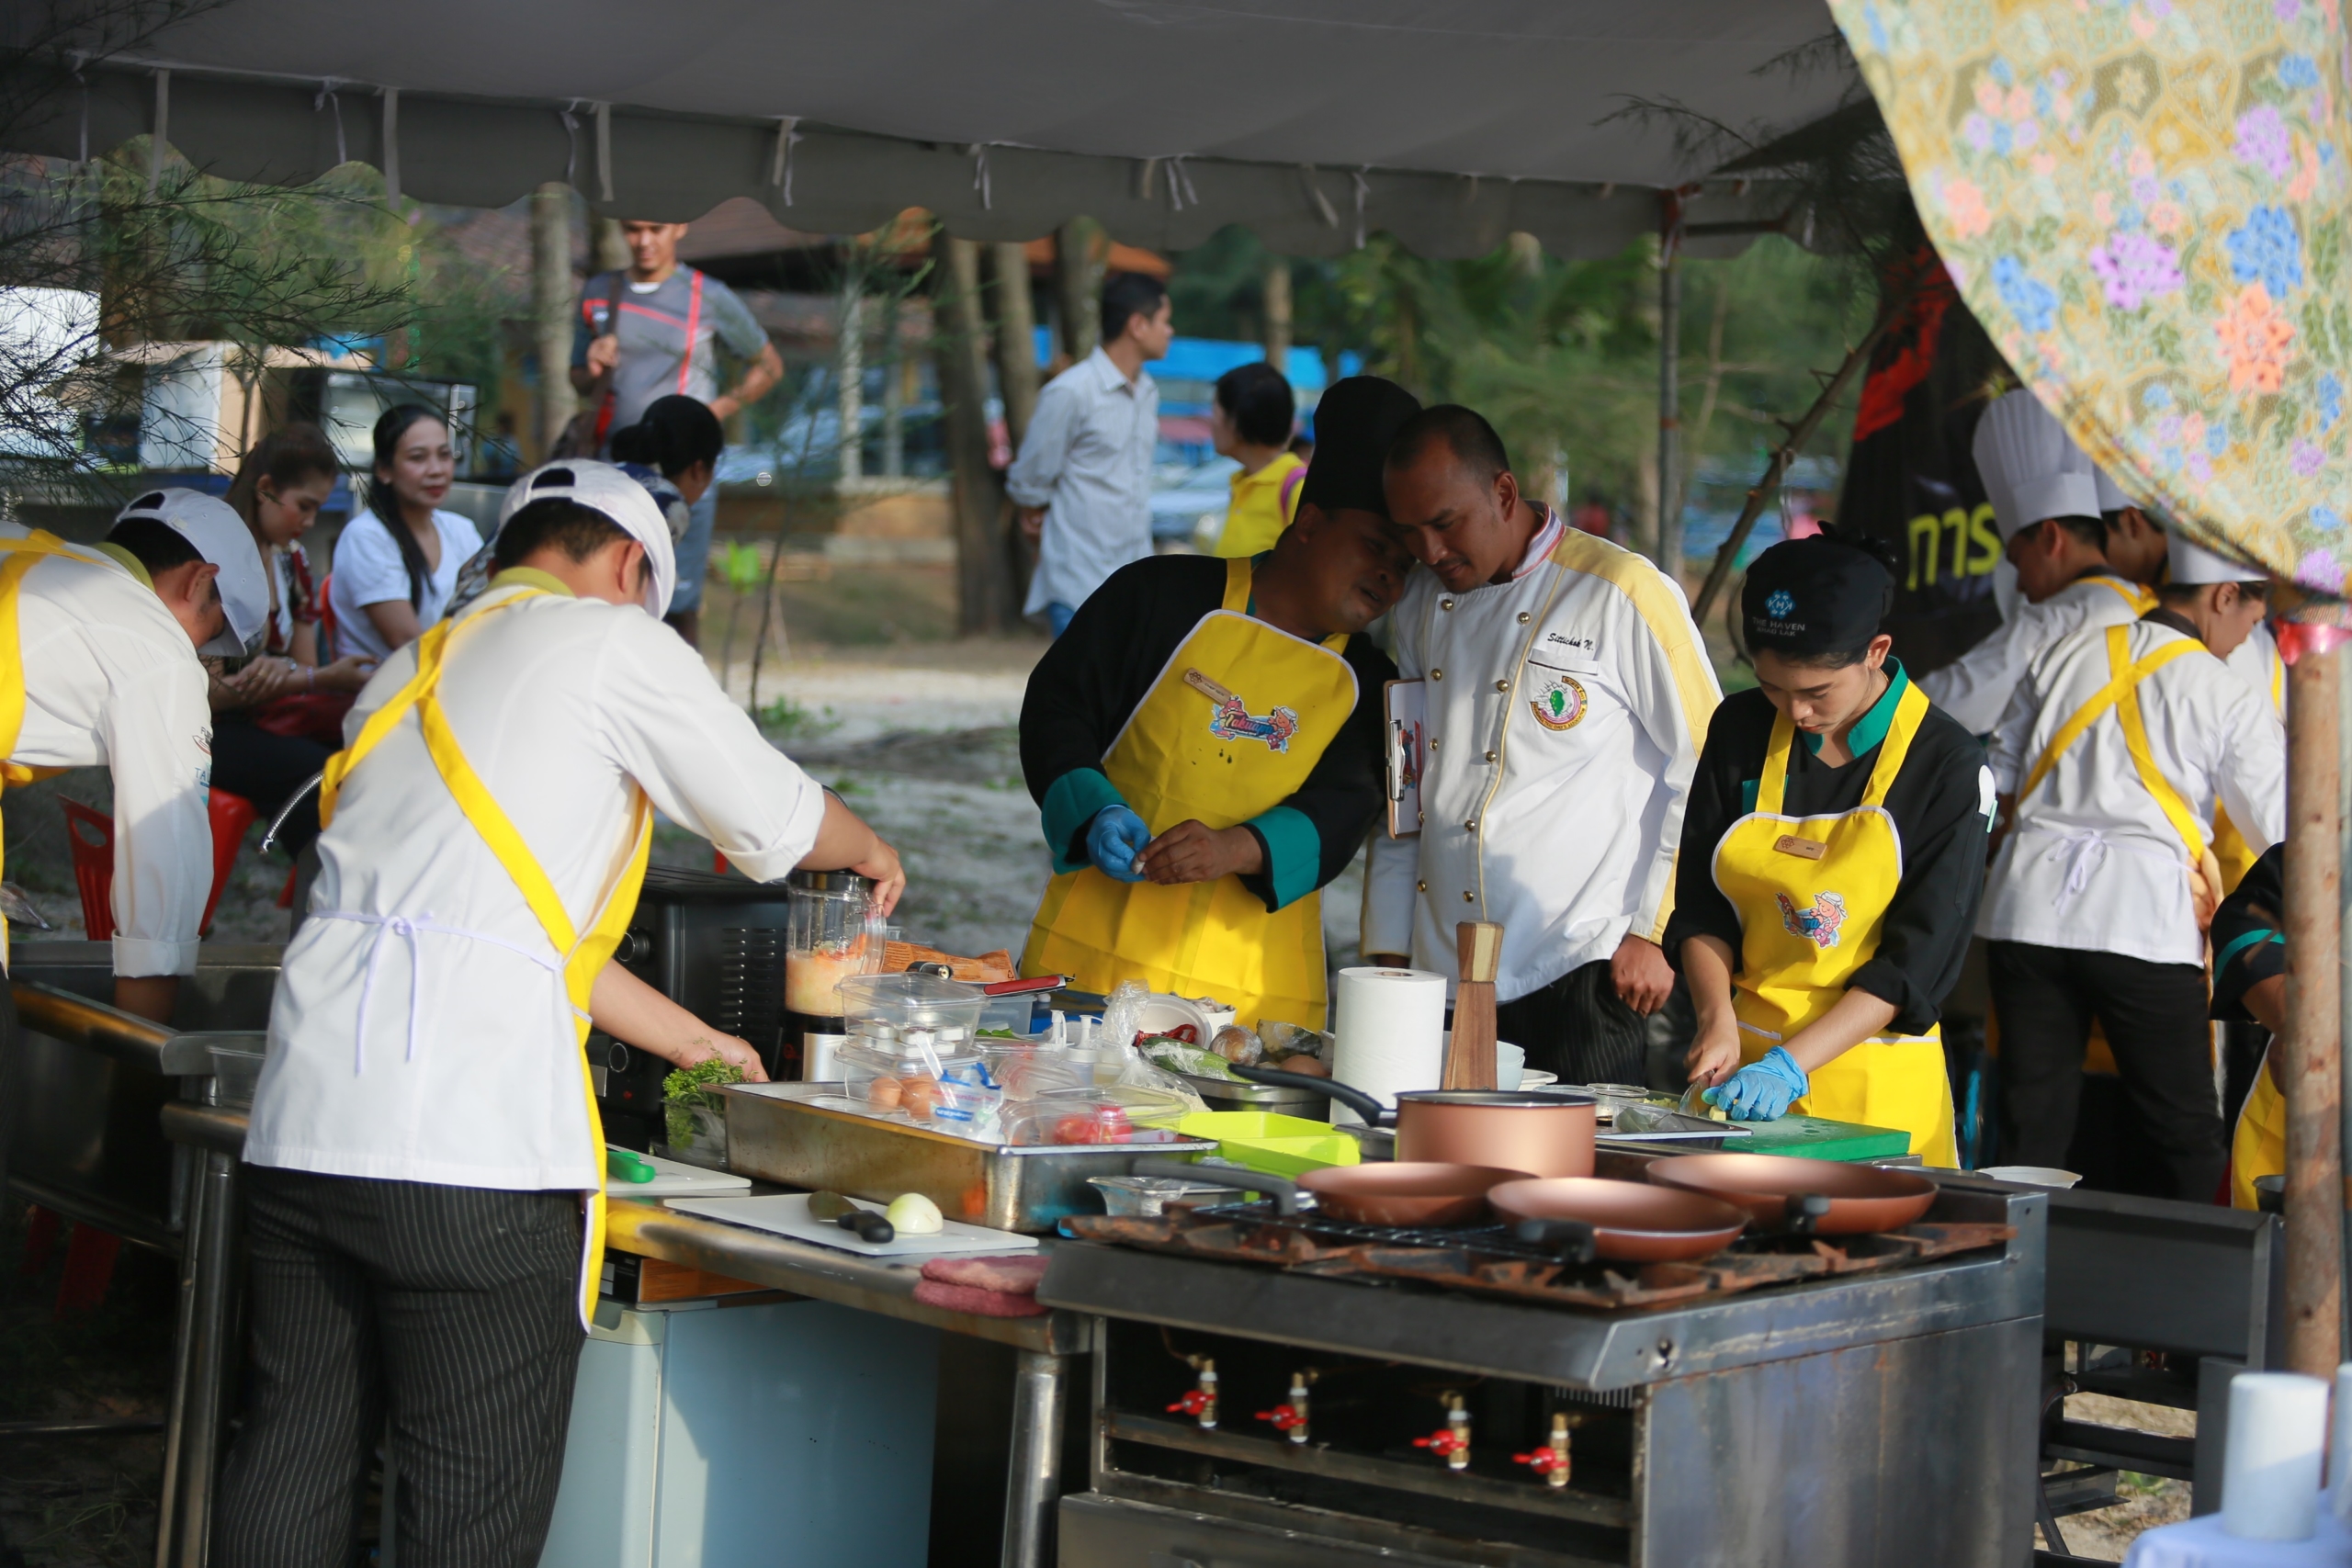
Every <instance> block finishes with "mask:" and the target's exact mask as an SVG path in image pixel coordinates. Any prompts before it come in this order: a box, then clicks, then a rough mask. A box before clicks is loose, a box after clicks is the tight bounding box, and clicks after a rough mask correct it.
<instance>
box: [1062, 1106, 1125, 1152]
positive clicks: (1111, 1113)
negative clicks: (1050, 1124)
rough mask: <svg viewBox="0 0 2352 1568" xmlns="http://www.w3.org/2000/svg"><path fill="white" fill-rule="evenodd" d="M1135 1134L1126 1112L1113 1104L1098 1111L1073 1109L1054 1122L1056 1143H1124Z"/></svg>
mask: <svg viewBox="0 0 2352 1568" xmlns="http://www.w3.org/2000/svg"><path fill="white" fill-rule="evenodd" d="M1134 1135H1135V1128H1134V1126H1133V1125H1132V1124H1131V1123H1130V1122H1128V1121H1127V1113H1126V1112H1125V1111H1122V1110H1121V1109H1119V1107H1117V1106H1115V1105H1106V1106H1103V1108H1102V1109H1100V1110H1098V1111H1071V1112H1070V1113H1069V1115H1067V1116H1064V1117H1061V1118H1059V1119H1058V1120H1057V1121H1056V1122H1054V1142H1056V1143H1057V1144H1124V1143H1125V1142H1126V1141H1127V1140H1128V1139H1129V1138H1131V1137H1133V1136H1134Z"/></svg>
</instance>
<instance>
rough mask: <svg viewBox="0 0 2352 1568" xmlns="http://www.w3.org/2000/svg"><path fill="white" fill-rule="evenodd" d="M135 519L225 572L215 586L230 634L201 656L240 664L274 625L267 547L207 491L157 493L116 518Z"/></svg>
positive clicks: (119, 521) (233, 511)
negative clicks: (264, 558)
mask: <svg viewBox="0 0 2352 1568" xmlns="http://www.w3.org/2000/svg"><path fill="white" fill-rule="evenodd" d="M134 518H145V519H147V520H148V521H150V522H154V523H161V524H162V525H164V527H166V528H169V529H170V530H171V531H172V532H173V533H175V534H177V535H178V536H180V537H181V538H183V539H186V540H187V542H188V543H189V544H191V545H193V546H195V547H196V553H197V554H198V555H199V556H202V557H203V558H205V559H206V560H208V561H209V562H211V563H212V564H213V565H214V566H217V567H219V568H220V576H219V577H218V578H217V579H215V581H214V586H216V587H217V588H218V589H219V590H220V607H221V609H223V610H225V611H227V612H228V616H229V629H228V630H226V631H224V632H222V633H221V634H220V636H219V637H214V638H213V639H212V640H211V641H210V642H208V643H206V644H205V645H204V646H203V647H201V648H199V649H197V652H198V653H209V654H212V655H214V656H216V657H218V658H221V659H237V658H241V657H243V655H245V654H247V653H250V652H252V651H253V650H254V649H255V648H256V647H258V646H260V643H261V635H262V632H263V630H264V629H265V627H266V625H267V623H268V620H269V580H268V579H267V578H266V577H265V576H264V575H263V574H262V564H261V547H260V546H259V545H256V544H254V536H253V532H252V530H250V529H248V528H247V527H246V526H245V520H244V519H243V518H242V517H240V516H238V515H237V511H236V508H234V507H232V506H231V505H230V504H229V503H228V502H225V501H222V500H221V499H220V497H218V496H211V495H207V494H205V493H204V492H203V491H196V490H154V491H148V492H147V493H146V494H145V495H142V496H141V497H140V498H139V499H138V500H136V501H134V502H131V503H130V505H129V506H126V507H124V508H123V509H122V510H121V511H120V512H118V513H115V518H114V520H115V522H116V523H117V524H118V525H120V524H123V523H128V522H130V521H131V520H132V519H134Z"/></svg>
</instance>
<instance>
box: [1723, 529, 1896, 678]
mask: <svg viewBox="0 0 2352 1568" xmlns="http://www.w3.org/2000/svg"><path fill="white" fill-rule="evenodd" d="M1893 608H1894V573H1893V572H1891V571H1889V570H1887V568H1886V564H1885V563H1884V562H1883V561H1882V560H1880V559H1879V558H1878V557H1877V556H1875V555H1873V554H1872V553H1871V552H1870V551H1869V550H1867V549H1864V548H1863V547H1860V545H1857V544H1854V543H1852V542H1850V541H1849V540H1846V539H1841V538H1838V536H1835V535H1832V534H1827V533H1822V534H1816V535H1815V536H1813V537H1811V538H1806V539H1784V540H1782V541H1781V543H1780V544H1777V545H1774V546H1773V547H1771V548H1770V549H1769V550H1766V551H1765V552H1764V553H1763V554H1762V555H1760V556H1758V557H1757V558H1756V560H1755V563H1754V564H1753V565H1751V566H1750V567H1749V568H1748V569H1747V587H1746V588H1745V589H1743V590H1741V592H1740V596H1739V609H1740V616H1741V620H1742V622H1743V626H1744V629H1745V630H1746V632H1747V646H1748V647H1749V648H1750V649H1759V648H1769V649H1772V650H1773V651H1774V652H1776V653H1787V654H1798V655H1804V654H1820V653H1855V652H1859V651H1860V650H1861V649H1864V648H1867V647H1869V646H1870V641H1871V638H1872V637H1876V636H1878V633H1879V627H1880V625H1881V624H1882V623H1883V622H1884V621H1885V619H1886V613H1887V612H1888V611H1889V610H1891V609H1893Z"/></svg>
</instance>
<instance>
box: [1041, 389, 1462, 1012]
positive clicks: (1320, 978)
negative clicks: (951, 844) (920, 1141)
mask: <svg viewBox="0 0 2352 1568" xmlns="http://www.w3.org/2000/svg"><path fill="white" fill-rule="evenodd" d="M1419 406H1420V405H1419V403H1418V402H1416V401H1415V400H1414V399H1413V397H1412V394H1410V393H1408V392H1407V391H1406V390H1405V389H1403V388H1401V387H1398V386H1397V385H1395V384H1394V383H1392V382H1388V381H1384V380H1381V379H1380V378H1377V377H1372V376H1358V377H1352V378H1349V379H1347V380H1344V381H1341V382H1340V383H1338V384H1337V385H1336V386H1334V387H1332V388H1331V389H1330V390H1329V391H1328V392H1326V393H1324V394H1323V400H1322V402H1321V404H1320V405H1319V406H1318V407H1317V409H1316V411H1315V441H1316V445H1315V460H1314V462H1313V463H1312V464H1311V465H1310V466H1309V467H1308V468H1307V472H1306V480H1305V481H1304V483H1303V486H1302V488H1301V491H1300V495H1299V503H1298V513H1297V516H1296V517H1295V519H1294V520H1293V521H1292V523H1291V525H1290V526H1289V527H1288V528H1286V529H1284V530H1283V534H1282V536H1280V537H1279V538H1278V539H1277V540H1276V541H1275V543H1274V547H1273V548H1272V550H1270V551H1268V552H1266V553H1265V554H1263V555H1261V556H1257V557H1255V558H1238V557H1237V558H1233V559H1230V560H1220V559H1217V558H1214V557H1195V556H1160V557H1155V558H1151V559H1148V560H1141V561H1136V562H1134V563H1132V564H1130V565H1127V566H1125V567H1122V568H1120V569H1119V570H1117V571H1116V572H1114V573H1113V574H1112V575H1111V577H1110V579H1109V580H1108V581H1105V582H1104V583H1103V586H1102V587H1101V588H1098V589H1096V590H1095V591H1094V592H1093V594H1092V595H1091V596H1090V597H1089V598H1088V599H1087V601H1086V603H1085V604H1082V605H1080V607H1079V611H1078V614H1077V615H1076V616H1074V617H1073V618H1072V619H1071V621H1070V623H1069V629H1068V630H1067V631H1065V632H1064V633H1063V634H1062V635H1061V637H1060V638H1059V639H1057V641H1056V642H1055V644H1054V646H1053V647H1052V648H1051V649H1047V650H1046V656H1045V657H1044V658H1043V659H1041V660H1038V661H1037V667H1036V669H1035V671H1032V672H1031V674H1030V677H1029V690H1028V694H1027V695H1026V697H1024V698H1023V702H1022V705H1021V767H1022V772H1023V775H1024V776H1025V777H1026V778H1027V779H1028V782H1029V790H1030V793H1031V794H1032V795H1035V797H1036V800H1037V805H1038V807H1039V808H1040V810H1041V812H1042V814H1043V817H1044V827H1045V833H1046V846H1047V848H1048V849H1050V850H1051V851H1052V852H1053V862H1054V871H1055V876H1054V879H1053V880H1052V882H1050V883H1049V884H1047V885H1046V893H1045V897H1044V898H1043V899H1042V900H1041V901H1040V902H1039V904H1038V906H1037V914H1036V919H1035V921H1034V922H1033V924H1032V925H1031V927H1030V931H1029V941H1028V944H1027V947H1026V948H1025V950H1024V951H1023V953H1022V959H1021V965H1022V973H1023V974H1024V975H1042V974H1062V975H1068V976H1070V977H1071V978H1072V980H1073V981H1074V982H1075V983H1076V984H1077V985H1078V986H1080V987H1081V988H1084V989H1088V990H1097V991H1107V990H1109V989H1110V988H1111V987H1113V986H1114V985H1116V984H1117V983H1118V982H1119V981H1121V980H1125V979H1141V980H1143V981H1145V982H1147V983H1148V984H1149V985H1150V987H1152V989H1154V990H1156V991H1173V992H1175V993H1177V994H1179V995H1182V996H1194V997H1197V996H1211V997H1216V998H1219V999H1220V1000H1223V1001H1227V1002H1229V1003H1231V1004H1233V1006H1234V1007H1235V1008H1236V1009H1237V1010H1238V1021H1240V1022H1241V1023H1243V1024H1254V1023H1256V1022H1257V1021H1260V1020H1261V1019H1271V1020H1280V1021H1283V1022H1286V1023H1295V1024H1301V1025H1304V1026H1305V1027H1306V1028H1309V1029H1320V1028H1321V1027H1322V1026H1323V1014H1324V1008H1325V1002H1326V978H1325V973H1324V962H1323V917H1322V908H1321V902H1320V899H1319V897H1318V890H1319V889H1320V888H1321V887H1322V886H1323V885H1324V884H1326V883H1328V882H1329V881H1330V880H1331V879H1332V878H1333V877H1334V876H1337V875H1338V874H1340V872H1341V871H1342V870H1344V869H1345V868H1346V867H1347V864H1348V863H1349V862H1350V861H1351V860H1352V859H1354V858H1355V853H1356V851H1357V849H1358V848H1359V847H1361V846H1362V844H1363V837H1364V831H1365V829H1367V828H1368V827H1370V826H1371V823H1372V819H1373V817H1374V814H1375V813H1376V812H1378V811H1379V809H1380V807H1381V805H1382V803H1383V801H1384V799H1385V791H1384V787H1383V771H1384V766H1385V746H1384V738H1383V734H1382V704H1383V698H1384V695H1385V685H1386V683H1387V682H1389V681H1390V680H1392V679H1394V678H1395V676H1396V673H1397V670H1396V666H1395V665H1393V664H1391V663H1390V662H1389V660H1388V657H1387V655H1385V654H1384V653H1382V652H1381V651H1380V649H1377V648H1376V647H1374V645H1373V643H1372V640H1371V639H1370V638H1369V637H1364V636H1363V635H1362V634H1363V630H1364V628H1365V627H1366V626H1370V625H1371V624H1372V623H1373V622H1374V620H1376V619H1378V618H1379V617H1380V616H1381V615H1383V614H1384V613H1385V612H1386V611H1387V610H1388V608H1389V607H1390V606H1391V605H1393V604H1396V603H1397V595H1398V594H1399V593H1400V592H1403V590H1404V585H1405V578H1406V574H1407V573H1408V571H1410V570H1411V569H1412V559H1411V558H1410V557H1409V556H1408V555H1407V554H1406V553H1405V550H1404V547H1403V546H1402V544H1401V543H1400V542H1399V541H1398V540H1397V537H1396V536H1395V534H1394V533H1393V531H1392V530H1391V529H1390V527H1389V525H1388V518H1387V514H1386V512H1385V508H1384V504H1383V502H1382V498H1381V488H1380V459H1381V453H1382V450H1383V449H1384V447H1385V445H1386V443H1387V440H1388V437H1389V435H1390V434H1392V433H1393V432H1394V431H1395V430H1396V429H1397V426H1398V425H1400V424H1402V423H1404V422H1405V420H1406V419H1407V418H1408V416H1409V415H1411V414H1412V413H1413V412H1415V411H1416V410H1417V409H1419Z"/></svg>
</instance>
